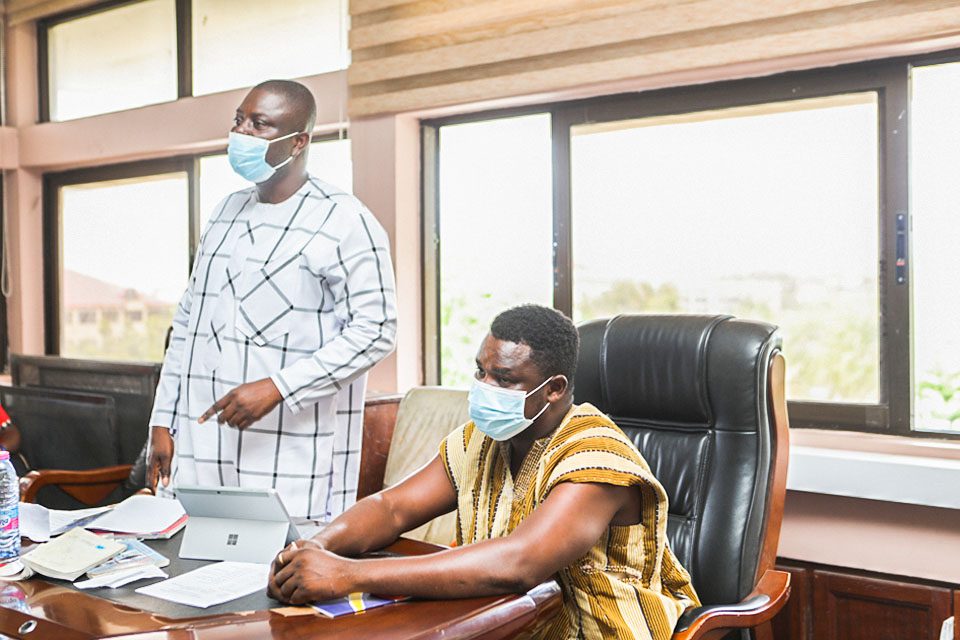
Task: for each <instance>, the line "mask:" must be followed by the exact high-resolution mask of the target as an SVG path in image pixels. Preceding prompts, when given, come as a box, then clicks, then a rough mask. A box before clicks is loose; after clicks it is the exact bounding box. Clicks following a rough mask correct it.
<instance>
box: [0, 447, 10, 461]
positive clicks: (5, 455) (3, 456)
mask: <svg viewBox="0 0 960 640" xmlns="http://www.w3.org/2000/svg"><path fill="white" fill-rule="evenodd" d="M9 459H10V452H9V451H7V450H6V449H0V461H3V460H9Z"/></svg>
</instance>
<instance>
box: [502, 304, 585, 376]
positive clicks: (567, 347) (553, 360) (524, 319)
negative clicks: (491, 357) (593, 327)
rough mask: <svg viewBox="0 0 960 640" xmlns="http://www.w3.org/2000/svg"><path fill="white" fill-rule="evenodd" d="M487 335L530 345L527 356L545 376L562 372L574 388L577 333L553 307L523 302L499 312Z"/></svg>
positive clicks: (578, 335) (578, 349) (578, 339)
mask: <svg viewBox="0 0 960 640" xmlns="http://www.w3.org/2000/svg"><path fill="white" fill-rule="evenodd" d="M490 335H492V336H493V337H494V338H496V339H497V340H506V341H507V342H515V343H517V344H525V345H527V346H528V347H530V359H531V360H532V361H533V363H534V364H535V365H536V366H537V368H538V369H539V370H540V373H542V374H543V375H544V377H546V376H555V375H557V374H562V375H564V376H566V377H567V380H568V388H570V389H572V388H573V375H574V373H576V371H577V354H578V352H579V351H580V333H579V332H578V331H577V328H576V327H575V326H574V324H573V323H572V322H571V321H570V318H568V317H567V316H565V315H563V314H562V313H560V312H559V311H557V310H556V309H551V308H549V307H543V306H540V305H538V304H522V305H520V306H518V307H512V308H510V309H507V310H506V311H504V312H502V313H500V315H498V316H497V317H496V318H494V319H493V322H492V323H491V324H490Z"/></svg>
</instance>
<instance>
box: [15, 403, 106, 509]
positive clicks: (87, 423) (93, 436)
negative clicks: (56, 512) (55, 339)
mask: <svg viewBox="0 0 960 640" xmlns="http://www.w3.org/2000/svg"><path fill="white" fill-rule="evenodd" d="M0 405H3V407H4V409H6V410H7V413H9V414H10V419H11V420H12V421H13V423H14V424H15V425H17V428H18V429H19V430H20V434H21V436H22V442H21V445H20V453H22V454H23V456H24V457H25V458H26V461H27V462H28V463H29V464H30V467H31V468H33V469H69V470H85V469H95V468H99V467H109V466H112V465H116V464H118V462H119V460H118V456H117V451H118V447H117V425H116V407H115V405H114V401H113V398H111V397H109V396H104V395H96V394H87V393H75V392H70V391H60V390H55V389H31V388H27V387H7V386H0ZM37 502H38V503H40V504H42V505H44V506H46V507H50V508H55V509H77V508H80V507H83V506H87V505H83V504H81V503H79V502H78V501H76V500H74V499H73V498H71V497H70V496H68V495H66V494H64V493H63V492H62V491H60V490H59V489H57V488H56V487H45V488H44V489H42V490H41V492H40V493H39V494H37Z"/></svg>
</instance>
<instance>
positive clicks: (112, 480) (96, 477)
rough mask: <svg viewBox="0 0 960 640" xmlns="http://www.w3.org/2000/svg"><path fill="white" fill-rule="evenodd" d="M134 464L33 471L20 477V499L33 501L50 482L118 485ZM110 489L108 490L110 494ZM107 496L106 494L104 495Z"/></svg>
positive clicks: (128, 474)
mask: <svg viewBox="0 0 960 640" xmlns="http://www.w3.org/2000/svg"><path fill="white" fill-rule="evenodd" d="M132 469H133V465H130V464H119V465H116V466H113V467H101V468H99V469H90V470H88V471H69V470H66V469H41V470H39V471H37V470H35V471H31V472H30V473H28V474H27V475H25V476H23V477H22V478H20V500H21V501H22V502H33V501H34V500H35V499H36V497H37V492H38V491H39V490H40V489H41V488H43V487H45V486H47V485H50V484H56V485H104V486H109V485H117V486H119V484H120V483H121V482H123V481H124V480H126V479H127V478H128V477H129V476H130V471H131V470H132ZM109 493H110V491H109V490H108V491H107V494H109ZM104 497H106V496H104Z"/></svg>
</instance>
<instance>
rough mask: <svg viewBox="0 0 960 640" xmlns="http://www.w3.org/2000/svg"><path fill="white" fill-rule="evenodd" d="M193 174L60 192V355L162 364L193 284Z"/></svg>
mask: <svg viewBox="0 0 960 640" xmlns="http://www.w3.org/2000/svg"><path fill="white" fill-rule="evenodd" d="M187 203H188V197H187V175H186V173H169V174H163V175H157V176H148V177H142V178H135V179H129V180H116V181H109V182H94V183H87V184H79V185H72V186H66V187H62V188H61V189H60V216H61V218H60V219H61V235H60V238H61V246H62V251H63V253H62V260H61V272H60V287H61V294H60V295H61V297H60V300H61V302H60V304H61V311H60V354H61V355H64V356H70V357H79V358H105V359H111V360H139V361H159V360H161V359H162V357H163V340H164V337H165V335H166V331H167V327H169V326H170V323H171V321H172V320H173V313H174V311H175V309H176V305H177V302H178V301H179V300H180V296H181V295H182V294H183V291H184V289H185V287H186V285H187V264H188V260H187V257H188V256H187V252H188V250H189V245H188V238H187V229H188V211H187Z"/></svg>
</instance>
